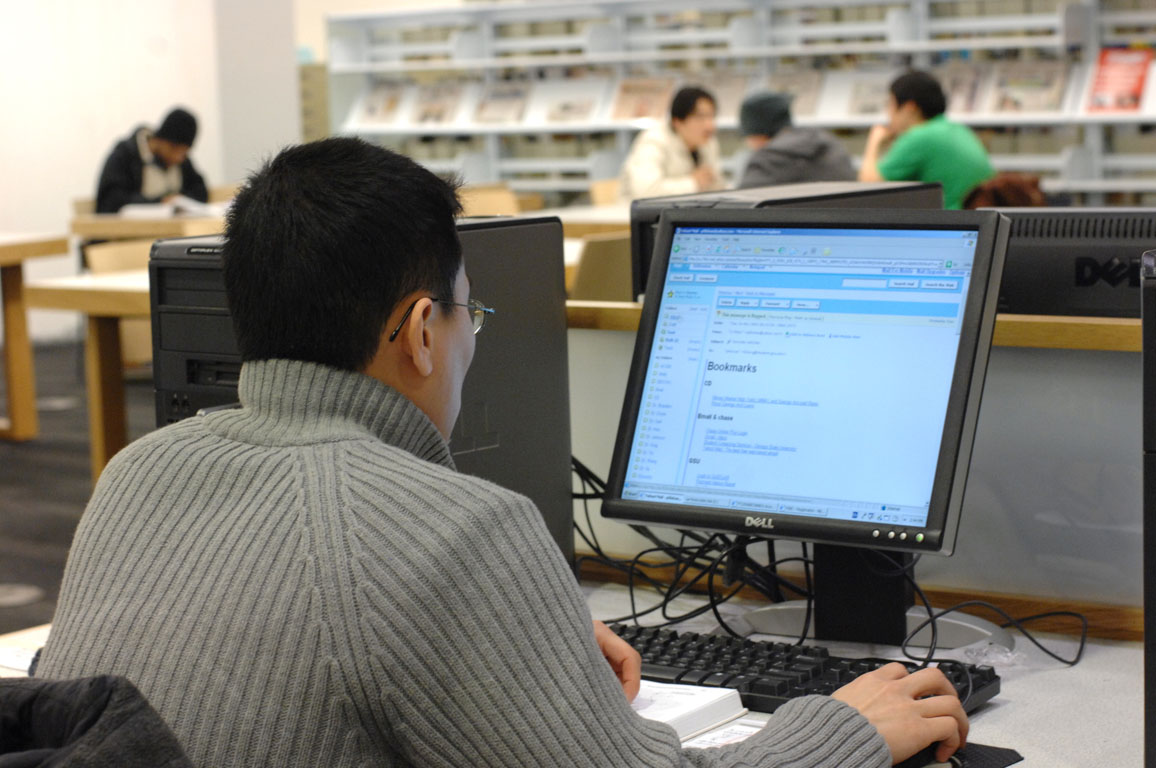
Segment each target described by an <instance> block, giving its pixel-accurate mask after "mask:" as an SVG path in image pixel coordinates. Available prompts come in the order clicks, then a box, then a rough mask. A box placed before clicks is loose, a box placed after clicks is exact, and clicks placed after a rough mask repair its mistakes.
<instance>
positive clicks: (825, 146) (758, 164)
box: [738, 93, 855, 189]
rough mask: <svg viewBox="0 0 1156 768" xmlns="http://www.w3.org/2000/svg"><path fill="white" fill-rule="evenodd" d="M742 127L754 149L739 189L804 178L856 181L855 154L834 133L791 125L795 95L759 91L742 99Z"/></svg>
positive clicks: (748, 142)
mask: <svg viewBox="0 0 1156 768" xmlns="http://www.w3.org/2000/svg"><path fill="white" fill-rule="evenodd" d="M739 127H740V128H741V130H742V133H743V136H744V137H746V143H747V147H748V148H749V149H750V150H751V156H750V159H749V160H748V161H747V167H746V169H745V170H744V171H743V174H742V177H741V178H740V180H739V185H738V186H739V188H740V189H745V188H747V187H767V186H771V185H774V184H793V183H796V182H805V181H854V179H855V168H854V167H853V166H852V165H851V156H850V155H848V154H847V150H845V149H844V148H843V145H842V144H840V143H839V140H838V139H836V138H835V137H834V136H832V135H831V134H829V133H827V132H826V131H820V130H818V129H815V128H798V127H796V126H794V125H792V124H791V97H790V96H789V95H787V94H785V93H756V94H753V95H751V96H748V97H747V98H746V100H745V101H743V105H742V108H741V109H740V110H739Z"/></svg>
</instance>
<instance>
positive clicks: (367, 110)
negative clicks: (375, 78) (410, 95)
mask: <svg viewBox="0 0 1156 768" xmlns="http://www.w3.org/2000/svg"><path fill="white" fill-rule="evenodd" d="M403 93H404V89H403V88H402V86H401V85H400V84H399V83H389V82H375V83H373V85H372V86H370V88H369V90H368V91H367V92H366V94H365V96H364V97H362V99H361V104H360V109H359V111H358V114H357V119H358V121H359V122H362V123H371V124H375V125H380V124H382V123H391V122H393V120H394V119H395V118H396V117H397V108H398V105H399V104H401V97H402V94H403Z"/></svg>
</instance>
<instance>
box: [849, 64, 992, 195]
mask: <svg viewBox="0 0 1156 768" xmlns="http://www.w3.org/2000/svg"><path fill="white" fill-rule="evenodd" d="M890 90H891V93H890V95H889V96H888V102H887V117H888V122H887V124H885V125H882V124H881V125H876V126H873V127H872V128H871V132H870V133H869V134H868V135H867V148H866V149H865V150H864V151H863V164H862V165H861V166H860V167H859V180H860V181H937V182H939V183H940V184H942V185H943V207H944V208H948V209H955V210H958V209H960V208H962V207H963V199H964V197H966V196H967V193H968V192H970V191H971V189H972V188H973V187H975V186H976V185H977V184H979V183H981V182H983V181H986V180H988V179H990V178H991V177H992V176H994V175H995V169H993V168H992V167H991V161H990V160H989V159H988V157H987V150H986V149H984V146H983V143H982V142H980V140H979V137H978V136H976V135H975V132H974V131H972V130H971V129H970V128H968V127H967V126H966V125H961V124H959V123H956V122H952V121H951V120H948V119H947V117H945V116H944V114H943V113H944V112H945V111H946V109H947V97H946V96H945V95H944V93H943V88H941V87H940V85H939V81H937V80H936V79H935V78H934V77H932V76H931V75H929V74H927V73H926V72H920V71H918V70H912V71H910V72H907V73H906V74H903V75H900V76H899V77H897V78H895V80H893V81H892V83H891V87H890ZM888 144H890V147H888ZM884 153H885V154H884Z"/></svg>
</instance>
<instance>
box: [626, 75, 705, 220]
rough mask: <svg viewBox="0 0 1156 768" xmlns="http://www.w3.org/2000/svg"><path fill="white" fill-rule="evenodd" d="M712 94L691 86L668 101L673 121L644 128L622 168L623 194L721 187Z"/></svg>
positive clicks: (688, 191)
mask: <svg viewBox="0 0 1156 768" xmlns="http://www.w3.org/2000/svg"><path fill="white" fill-rule="evenodd" d="M715 112H716V105H715V100H714V96H712V95H711V94H710V93H708V92H707V91H705V90H703V89H702V88H698V87H694V86H687V87H685V88H682V89H680V90H679V91H678V93H676V94H675V95H674V99H673V100H672V101H671V102H670V122H669V123H661V124H658V125H655V126H652V127H650V128H647V129H646V130H644V131H642V132H641V133H639V134H638V136H636V137H635V139H634V143H633V144H632V145H631V146H630V154H629V155H627V157H626V163H625V165H624V166H623V168H622V187H621V189H622V196H623V197H624V198H627V199H631V200H633V199H635V198H639V197H662V196H665V195H689V194H693V193H695V192H703V191H707V190H713V189H722V187H723V184H722V177H721V176H720V174H719V149H718V139H717V138H716V137H715Z"/></svg>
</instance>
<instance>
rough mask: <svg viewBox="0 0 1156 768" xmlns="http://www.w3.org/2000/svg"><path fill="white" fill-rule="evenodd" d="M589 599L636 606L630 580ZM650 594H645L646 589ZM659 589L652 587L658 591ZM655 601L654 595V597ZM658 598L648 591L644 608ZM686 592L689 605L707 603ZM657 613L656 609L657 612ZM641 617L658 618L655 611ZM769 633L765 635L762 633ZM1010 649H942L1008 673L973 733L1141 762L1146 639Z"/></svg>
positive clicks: (1074, 755) (1031, 751)
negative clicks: (1068, 661)
mask: <svg viewBox="0 0 1156 768" xmlns="http://www.w3.org/2000/svg"><path fill="white" fill-rule="evenodd" d="M584 589H585V591H586V594H587V602H588V603H589V605H590V609H591V613H592V615H593V616H594V618H596V619H609V618H616V617H621V616H623V615H625V614H627V613H629V611H630V601H629V597H628V594H627V592H626V589H625V587H622V586H619V585H614V584H597V585H585V586H584ZM640 594H644V593H640ZM652 594H653V593H652ZM648 600H649V602H648ZM654 602H655V601H654V600H653V599H650V598H649V596H643V597H642V598H641V600H640V602H639V605H640V607H647V606H649V605H651V604H653V603H654ZM701 602H702V601H701V599H699V598H695V597H691V598H682V599H680V602H679V603H677V605H679V606H680V607H682V609H684V610H685V609H688V608H691V607H694V606H696V605H699V604H701ZM742 610H743V609H742V607H741V606H737V605H730V604H728V605H723V606H721V607H720V612H721V613H722V614H723V617H724V618H725V619H728V620H729V619H730V618H732V617H738V616H740V615H741V613H742ZM655 615H657V612H656V614H655ZM647 618H650V617H646V618H644V619H643V620H642V622H641V623H643V624H648V623H659V622H660V621H661V620H660V619H657V618H655V619H654V620H653V621H647ZM716 626H717V624H716V623H715V620H714V617H713V616H711V615H710V614H706V615H705V616H701V617H698V618H696V619H692V620H690V621H688V622H684V623H682V624H679V625H676V626H674V627H672V628H673V629H674V630H676V631H678V630H680V629H685V630H690V631H695V632H710V631H711V630H713V629H714V628H715V627H716ZM762 637H763V638H765V637H766V636H762ZM1041 638H1042V639H1041V641H1042V642H1043V643H1044V644H1045V645H1046V646H1047V647H1048V648H1049V649H1051V650H1053V651H1055V652H1058V653H1059V655H1061V656H1064V657H1068V658H1070V657H1071V656H1073V655H1074V653H1075V649H1076V645H1077V641H1076V639H1075V638H1074V637H1069V636H1066V635H1043V636H1041ZM1015 639H1016V649H1015V651H1014V652H1012V653H1010V654H1001V655H1000V656H998V657H995V658H985V659H982V660H976V659H973V658H968V657H967V656H966V655H962V653H963V652H962V649H961V651H959V652H952V651H948V652H943V653H941V654H940V655H942V656H945V657H950V658H960V659H962V660H964V661H968V662H970V663H979V664H990V665H991V666H993V667H995V669H996V672H997V673H998V674H999V676H1000V678H1001V684H1000V693H999V695H997V696H996V697H995V698H994V699H992V700H991V701H990V702H988V704H986V705H985V706H983V707H982V708H980V709H979V710H978V711H976V712H974V713H973V714H972V715H971V734H970V736H969V740H970V741H973V742H975V743H977V744H988V745H991V746H996V747H1007V748H1010V749H1014V750H1016V751H1017V752H1019V753H1020V754H1021V755H1023V756H1024V762H1023V763H1022V765H1024V766H1029V767H1030V766H1048V767H1049V768H1088V767H1089V766H1113V767H1114V766H1140V765H1142V764H1143V755H1144V681H1143V666H1144V646H1143V644H1142V643H1134V642H1116V641H1109V640H1089V641H1088V646H1087V648H1086V649H1085V651H1084V657H1083V659H1082V660H1081V661H1080V663H1079V664H1077V665H1076V666H1074V667H1068V666H1066V665H1064V664H1061V663H1060V662H1058V661H1054V660H1052V659H1050V658H1048V657H1047V656H1046V655H1044V654H1043V653H1042V652H1041V651H1040V650H1039V649H1037V648H1036V647H1035V646H1033V645H1032V644H1031V643H1029V642H1028V641H1027V640H1026V639H1024V638H1023V636H1021V635H1018V634H1016V635H1015ZM821 644H822V645H826V646H827V647H829V648H830V649H831V652H832V653H833V654H839V655H845V656H882V657H885V658H886V657H895V658H898V657H899V654H898V651H897V649H895V648H892V647H889V646H869V645H859V646H855V645H849V644H839V643H821Z"/></svg>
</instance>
